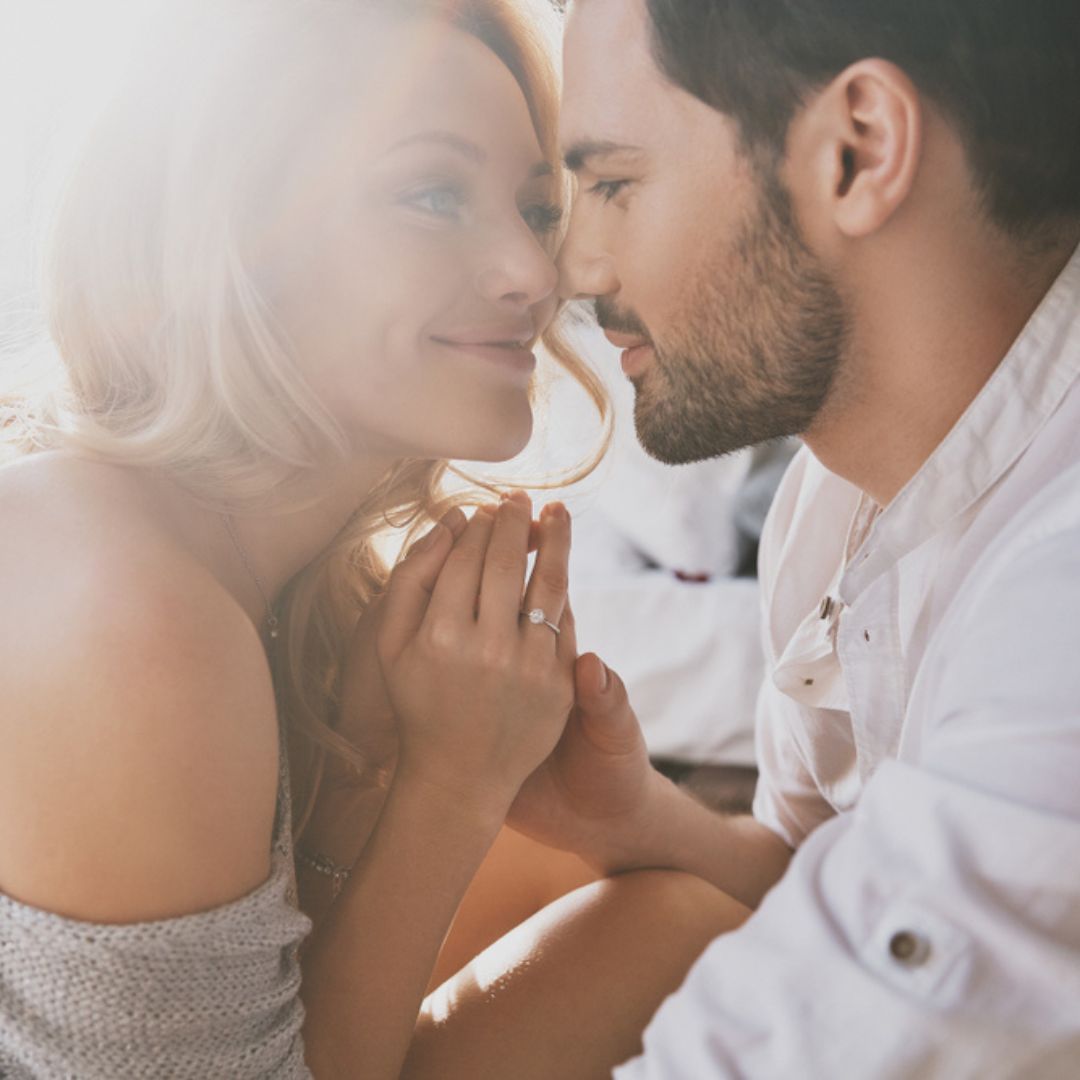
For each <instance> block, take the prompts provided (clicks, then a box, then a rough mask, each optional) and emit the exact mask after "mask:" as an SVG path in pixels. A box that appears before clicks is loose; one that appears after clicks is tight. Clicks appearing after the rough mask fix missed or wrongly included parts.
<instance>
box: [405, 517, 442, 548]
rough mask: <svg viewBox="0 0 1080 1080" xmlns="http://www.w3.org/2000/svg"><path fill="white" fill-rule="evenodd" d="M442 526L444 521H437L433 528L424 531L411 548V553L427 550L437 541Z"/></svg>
mask: <svg viewBox="0 0 1080 1080" xmlns="http://www.w3.org/2000/svg"><path fill="white" fill-rule="evenodd" d="M441 528H442V523H441V522H436V524H435V525H434V526H433V527H432V528H431V529H429V530H428V531H427V532H426V533H424V535H423V536H421V537H420V539H419V540H417V541H416V543H415V544H413V546H412V547H411V548H409V554H410V555H412V554H413V553H414V552H418V551H427V549H428V548H429V547H431V545H432V544H434V543H435V538H436V537H437V536H438V535H439V530H440V529H441Z"/></svg>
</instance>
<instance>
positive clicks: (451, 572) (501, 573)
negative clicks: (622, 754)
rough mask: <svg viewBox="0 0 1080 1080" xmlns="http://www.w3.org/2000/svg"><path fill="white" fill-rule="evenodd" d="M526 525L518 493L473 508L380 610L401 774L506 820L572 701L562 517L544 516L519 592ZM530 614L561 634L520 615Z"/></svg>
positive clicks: (555, 512)
mask: <svg viewBox="0 0 1080 1080" xmlns="http://www.w3.org/2000/svg"><path fill="white" fill-rule="evenodd" d="M530 528H531V506H530V503H529V500H528V498H527V497H526V496H525V495H524V494H521V493H515V494H514V495H512V496H510V497H509V498H507V499H506V500H504V501H503V503H502V505H501V506H500V507H499V508H498V509H496V510H490V509H486V508H482V509H480V510H478V511H477V512H476V514H475V515H474V516H473V518H472V520H471V521H470V522H469V524H468V526H467V527H466V528H465V530H464V531H463V532H462V534H461V536H460V537H459V538H457V539H456V540H455V541H454V542H453V547H452V550H450V551H449V552H448V551H447V550H446V548H447V546H448V545H449V544H450V542H451V539H452V538H451V537H450V535H449V533H448V532H446V535H442V534H441V533H436V534H435V535H434V538H433V539H432V540H431V541H429V542H428V544H426V545H424V546H423V547H422V548H420V550H415V551H414V552H413V553H411V554H410V556H409V557H408V558H407V559H406V560H405V561H404V562H403V563H401V565H400V566H399V567H398V568H397V569H396V570H395V571H394V574H393V576H392V578H391V582H390V587H389V590H388V592H387V594H386V596H385V598H384V600H383V603H382V605H381V610H380V613H379V628H378V653H379V660H380V663H381V665H382V671H383V676H384V679H385V682H386V687H387V691H388V697H389V700H390V702H391V705H392V707H393V710H394V713H395V715H396V716H397V720H398V727H399V738H400V750H399V755H398V776H399V778H404V777H407V778H408V780H409V782H411V783H419V784H424V785H427V786H429V787H432V788H434V789H436V790H438V791H439V792H440V793H441V794H442V795H443V796H446V795H450V796H451V797H452V798H453V799H454V800H455V801H456V802H458V803H459V804H460V805H461V807H462V809H464V810H469V809H479V810H481V811H482V812H484V813H490V814H501V813H503V812H505V810H506V808H507V807H508V806H509V804H510V802H511V800H512V799H513V798H514V796H515V794H516V793H517V791H518V788H519V787H520V786H521V783H522V782H523V781H524V780H525V778H526V777H527V776H528V775H529V774H530V773H531V772H533V770H535V769H536V768H537V767H538V766H539V765H540V763H541V762H542V761H544V759H545V758H546V757H547V756H548V755H549V754H550V753H551V751H552V750H553V749H554V748H555V746H556V744H557V743H558V741H559V738H560V736H561V735H562V732H563V729H564V727H565V725H566V720H567V717H568V715H569V713H570V709H571V707H572V705H573V703H574V686H573V665H574V659H575V650H576V645H575V642H574V635H573V629H572V627H571V626H570V625H569V623H568V622H567V621H566V620H564V612H565V610H566V587H567V561H568V557H569V552H570V519H569V515H568V514H567V512H566V510H565V508H564V507H562V506H561V505H559V504H553V505H551V506H549V507H546V508H545V511H544V513H543V514H542V515H541V518H540V525H539V530H538V537H537V557H536V564H535V567H534V569H533V573H532V575H531V577H530V579H529V582H528V587H527V588H525V573H526V563H527V558H528V551H529V543H530ZM523 590H524V600H523V598H522V593H523ZM534 608H540V609H542V610H543V611H544V613H545V615H546V617H547V619H548V620H550V621H551V622H552V623H555V624H556V625H559V626H560V628H561V629H562V633H561V634H556V633H555V632H554V631H553V630H552V629H551V628H550V627H548V626H545V625H543V624H542V623H541V624H534V623H532V622H530V621H529V620H528V619H525V618H522V615H521V613H522V611H523V610H524V611H529V610H532V609H534Z"/></svg>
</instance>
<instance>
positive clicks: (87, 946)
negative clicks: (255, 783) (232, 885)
mask: <svg viewBox="0 0 1080 1080" xmlns="http://www.w3.org/2000/svg"><path fill="white" fill-rule="evenodd" d="M290 826H291V815H290V811H289V777H288V769H287V766H286V762H285V755H284V751H283V752H282V756H281V767H280V777H279V783H278V801H277V814H276V819H275V822H274V836H273V850H272V869H271V873H270V877H269V878H268V879H267V880H266V881H265V882H264V883H263V884H262V885H260V886H259V887H258V888H257V889H255V891H254V892H251V893H249V894H248V895H247V896H244V897H241V898H240V899H239V900H235V901H233V902H232V903H229V904H225V905H224V906H222V907H218V908H214V909H212V910H210V911H203V912H199V913H197V914H194V915H184V916H181V917H179V918H175V919H162V920H159V921H156V922H144V923H134V924H127V925H100V924H97V923H88V922H79V921H76V920H73V919H65V918H61V917H60V916H58V915H53V914H50V913H49V912H45V911H40V910H38V909H36V908H32V907H28V906H26V905H25V904H20V903H17V902H16V901H14V900H12V899H10V898H9V897H6V896H3V895H2V894H0V1077H2V1078H3V1080H31V1078H33V1080H38V1078H41V1080H45V1078H48V1080H61V1078H63V1080H76V1078H77V1080H136V1078H150V1077H153V1078H154V1080H159V1078H163V1077H168V1078H169V1080H215V1078H219V1077H220V1078H223V1080H224V1078H226V1077H227V1078H228V1080H242V1078H247V1077H250V1078H252V1080H254V1078H256V1077H258V1078H260V1080H263V1078H274V1080H310V1077H311V1073H310V1072H309V1071H308V1069H307V1067H306V1065H305V1064H304V1056H303V1044H302V1042H301V1038H300V1026H301V1023H302V1022H303V1018H304V1010H303V1006H302V1004H301V1002H300V999H299V996H298V990H299V986H300V966H299V962H298V959H297V955H298V950H299V946H300V942H301V941H302V940H303V938H304V937H305V936H306V935H307V933H308V931H309V930H310V929H311V921H310V920H309V919H308V917H307V916H306V915H304V914H303V913H302V912H301V911H300V910H299V909H298V907H297V904H296V871H295V865H294V863H293V851H292V833H291V827H290Z"/></svg>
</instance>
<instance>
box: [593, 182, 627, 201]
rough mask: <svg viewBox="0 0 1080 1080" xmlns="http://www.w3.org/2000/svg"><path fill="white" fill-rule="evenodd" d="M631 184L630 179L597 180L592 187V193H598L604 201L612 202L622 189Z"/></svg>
mask: <svg viewBox="0 0 1080 1080" xmlns="http://www.w3.org/2000/svg"><path fill="white" fill-rule="evenodd" d="M629 184H630V181H629V180H597V182H596V183H595V184H593V186H592V187H591V188H589V194H590V195H598V196H599V197H600V198H601V199H603V200H604V202H611V200H612V199H614V198H615V196H616V195H618V194H619V193H620V192H621V191H624V190H625V189H626V188H627V186H628V185H629Z"/></svg>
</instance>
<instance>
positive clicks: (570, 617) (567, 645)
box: [555, 600, 577, 664]
mask: <svg viewBox="0 0 1080 1080" xmlns="http://www.w3.org/2000/svg"><path fill="white" fill-rule="evenodd" d="M559 629H560V630H561V631H562V633H561V634H560V635H559V640H558V641H557V642H556V644H555V651H556V655H557V656H558V657H559V659H560V660H561V661H563V662H564V663H566V664H573V663H574V661H575V660H576V659H577V625H576V623H575V622H574V612H573V611H572V610H571V608H570V601H569V600H567V601H566V604H565V605H564V607H563V614H562V618H561V619H560V620H559Z"/></svg>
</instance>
